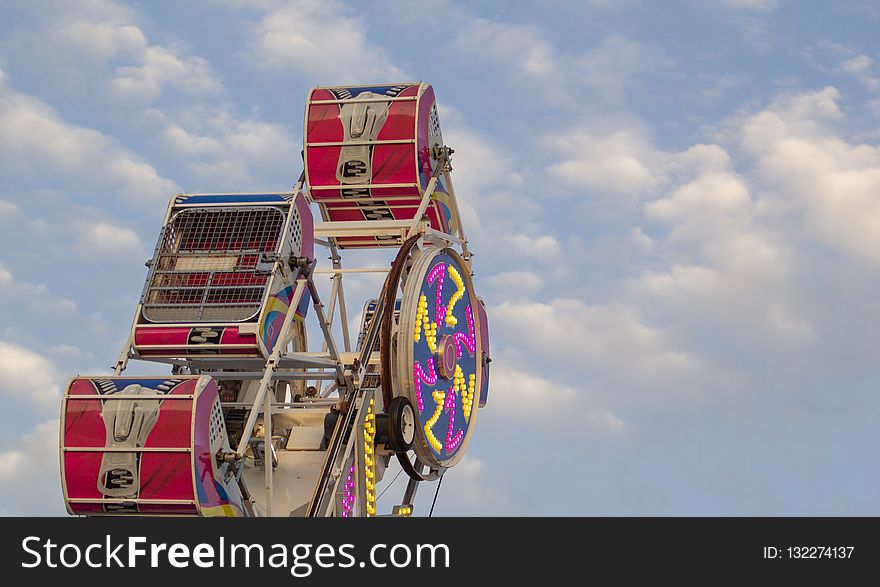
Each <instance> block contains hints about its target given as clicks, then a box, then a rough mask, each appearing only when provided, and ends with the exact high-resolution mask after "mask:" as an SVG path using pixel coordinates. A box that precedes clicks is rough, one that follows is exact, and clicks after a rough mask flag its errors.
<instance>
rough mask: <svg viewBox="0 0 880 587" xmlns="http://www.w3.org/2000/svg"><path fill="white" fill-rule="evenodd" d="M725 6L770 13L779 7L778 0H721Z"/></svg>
mask: <svg viewBox="0 0 880 587" xmlns="http://www.w3.org/2000/svg"><path fill="white" fill-rule="evenodd" d="M722 3H723V4H724V5H725V6H728V7H730V8H735V9H738V10H753V11H756V12H772V11H774V10H776V8H777V7H778V6H779V0H722Z"/></svg>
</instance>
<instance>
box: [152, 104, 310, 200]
mask: <svg viewBox="0 0 880 587" xmlns="http://www.w3.org/2000/svg"><path fill="white" fill-rule="evenodd" d="M146 119H147V121H148V123H149V124H151V125H155V126H156V127H157V128H161V129H162V130H161V134H160V135H159V137H158V138H157V143H158V144H159V145H160V146H161V147H162V149H163V150H164V151H165V152H168V153H171V154H173V155H176V156H177V157H178V160H179V161H180V162H182V163H183V164H184V166H185V167H186V169H187V170H188V171H189V173H190V174H191V176H192V179H193V181H194V182H195V183H196V184H197V185H202V186H205V187H206V189H209V191H213V190H216V189H218V188H217V187H213V186H223V188H222V189H231V190H234V189H240V190H243V191H254V190H258V189H261V186H259V185H255V184H257V183H258V181H259V178H263V177H267V176H268V177H276V176H290V168H291V166H292V165H294V163H295V162H296V153H298V152H299V150H300V149H301V148H302V145H301V144H300V143H299V142H298V140H296V139H295V138H294V137H293V136H292V134H291V133H290V131H289V130H288V129H287V128H286V127H284V126H282V125H280V124H276V123H269V122H265V121H262V120H260V119H258V118H255V117H249V118H239V117H237V116H235V115H234V114H233V113H232V112H230V110H229V109H228V108H227V107H225V106H218V107H209V106H203V105H199V106H192V107H189V108H184V109H183V110H181V111H180V112H177V113H176V114H174V115H173V116H172V115H167V114H164V113H162V112H160V111H158V110H151V111H149V112H148V113H147V116H146ZM263 181H265V180H263ZM263 187H269V186H263ZM188 191H195V190H194V189H190V190H188Z"/></svg>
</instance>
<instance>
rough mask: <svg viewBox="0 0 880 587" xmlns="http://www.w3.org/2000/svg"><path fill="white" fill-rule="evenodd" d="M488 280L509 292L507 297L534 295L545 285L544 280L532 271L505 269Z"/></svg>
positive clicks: (493, 285)
mask: <svg viewBox="0 0 880 587" xmlns="http://www.w3.org/2000/svg"><path fill="white" fill-rule="evenodd" d="M486 281H487V282H488V283H489V284H490V285H491V286H492V287H494V288H496V289H498V290H500V291H504V292H505V293H507V294H508V296H507V297H515V296H518V295H522V296H534V295H535V294H536V293H537V292H539V291H540V290H541V288H542V287H543V285H544V280H543V279H541V277H540V276H538V275H537V274H536V273H533V272H531V271H505V272H503V273H499V274H497V275H493V276H492V277H489V278H488V279H487V280H486Z"/></svg>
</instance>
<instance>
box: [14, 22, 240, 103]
mask: <svg viewBox="0 0 880 587" xmlns="http://www.w3.org/2000/svg"><path fill="white" fill-rule="evenodd" d="M68 8H70V7H68ZM82 8H83V10H82V11H79V12H78V11H77V10H76V9H75V7H74V8H72V9H71V10H70V11H69V12H67V11H65V12H64V13H63V14H64V16H62V15H56V16H55V17H54V18H48V19H46V20H48V22H43V23H42V24H41V25H40V26H38V27H37V28H36V29H35V30H22V31H18V32H16V33H15V34H13V35H12V39H13V43H12V45H11V49H12V50H13V51H15V54H16V55H19V56H21V58H22V59H33V58H39V59H40V60H41V61H43V63H44V65H43V67H44V68H47V69H50V70H52V71H55V72H56V73H57V74H58V75H59V76H60V78H61V79H62V80H64V82H65V85H68V86H75V87H76V89H77V90H81V89H85V91H86V92H87V93H88V94H89V95H92V96H93V95H94V91H95V88H96V87H97V88H98V89H99V90H102V91H108V92H109V93H110V94H111V95H112V96H114V97H115V98H118V99H120V100H124V101H126V102H127V103H131V102H134V103H136V104H142V103H145V102H152V101H154V100H156V99H158V98H159V97H160V96H161V95H162V94H163V93H164V92H165V91H166V90H167V89H174V90H179V91H181V92H183V93H185V94H188V95H195V96H202V95H211V94H218V93H222V91H223V85H222V83H221V82H220V81H219V79H218V78H217V77H216V75H215V74H214V72H213V70H212V68H211V66H210V64H209V63H208V62H207V61H206V60H205V59H203V58H201V57H197V56H186V55H181V54H180V53H181V51H180V50H179V49H177V48H173V47H167V46H160V45H154V44H151V43H150V42H149V41H148V39H147V37H146V35H145V34H144V32H143V30H141V28H139V27H138V26H137V25H135V24H133V20H134V18H135V17H134V15H133V14H125V13H124V12H119V11H113V10H107V11H100V10H99V11H90V10H88V7H87V6H83V7H82Z"/></svg>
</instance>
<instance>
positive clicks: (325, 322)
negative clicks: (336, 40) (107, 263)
mask: <svg viewBox="0 0 880 587" xmlns="http://www.w3.org/2000/svg"><path fill="white" fill-rule="evenodd" d="M452 153H453V151H452V149H450V148H449V147H447V146H446V145H445V144H444V143H443V139H442V134H441V130H440V124H439V117H438V115H437V105H436V100H435V97H434V91H433V88H432V87H431V86H430V85H429V84H427V83H400V84H389V85H380V86H379V85H371V86H357V87H353V86H346V87H318V88H313V89H312V90H311V91H310V92H309V95H308V99H307V104H306V109H305V132H304V149H303V160H304V170H303V172H302V174H301V175H300V178H299V180H298V181H297V182H296V185H295V186H294V189H293V190H292V191H289V192H277V193H236V194H233V193H211V194H177V195H175V196H174V197H172V199H171V201H170V203H169V206H168V209H167V212H166V215H165V220H164V222H163V226H162V230H161V232H160V235H159V238H158V241H157V244H156V248H155V250H154V253H153V257H152V259H151V260H150V261H148V263H147V266H148V275H147V279H146V283H145V285H144V290H143V294H142V296H141V299H140V302H139V304H138V307H137V310H136V312H135V318H134V321H133V325H132V328H131V332H130V336H129V338H128V340H127V342H126V343H125V345H124V348H123V349H122V352H121V353H120V356H119V359H118V360H117V363H116V367H115V371H114V374H113V375H112V376H107V375H103V376H91V377H89V376H77V377H74V378H72V379H71V381H70V383H69V385H68V387H67V389H66V391H65V394H64V399H63V406H62V420H61V427H62V429H61V445H60V450H61V462H62V489H63V492H64V499H65V504H66V506H67V509H68V512H70V513H71V514H75V515H144V516H148V515H182V516H267V515H269V516H311V517H323V516H338V517H353V516H377V515H398V516H409V515H412V513H413V505H414V500H415V496H416V492H417V489H418V487H419V486H420V484H421V483H424V482H439V480H440V479H441V478H442V477H443V475H444V474H446V472H447V471H448V470H449V469H451V468H452V467H454V466H455V465H456V464H457V463H459V462H460V461H461V459H462V457H463V456H464V454H465V452H466V450H467V448H468V445H469V443H470V441H471V439H472V437H473V433H474V430H475V428H476V422H477V415H478V412H479V410H480V408H482V407H484V406H485V405H486V400H487V395H488V385H489V363H490V362H491V358H490V352H489V337H488V322H487V316H486V311H485V307H484V304H483V301H482V300H481V299H480V298H479V297H478V296H477V293H476V290H475V288H474V282H473V275H474V272H473V267H472V255H471V251H470V250H469V246H468V245H469V243H468V240H467V237H466V235H465V231H464V228H463V225H462V220H461V214H460V212H459V207H458V202H457V200H456V196H455V192H454V189H453V185H452V174H451V172H452V166H451V155H452ZM313 208H314V209H317V211H318V213H319V215H320V221H315V219H314V218H313V213H312V210H313ZM316 248H317V249H319V250H320V249H323V250H326V251H327V253H328V254H329V255H328V257H327V258H328V259H329V260H330V266H329V267H321V266H319V263H318V255H317V254H316V252H315V251H316ZM358 250H360V251H364V250H367V251H369V250H373V251H374V252H376V251H379V252H385V254H386V255H391V256H392V257H393V260H389V262H388V263H387V264H386V265H384V266H378V267H377V266H358V265H353V266H350V267H349V266H347V265H346V267H343V255H345V258H346V259H348V258H349V253H350V252H351V253H352V254H354V252H355V251H358ZM376 273H378V274H384V282H383V284H382V286H381V288H380V289H379V291H377V292H376V293H375V294H374V296H373V297H370V298H369V299H366V300H363V299H360V300H352V299H347V298H346V288H345V284H346V283H348V280H351V279H353V278H355V277H356V276H357V274H361V275H364V274H376ZM346 276H347V277H346ZM321 277H324V278H329V287H330V293H329V297H328V298H327V301H326V303H325V302H324V301H322V296H321V293H320V291H319V290H320V288H319V287H318V284H317V280H318V279H320V278H321ZM344 282H345V283H344ZM310 307H311V309H312V315H311V317H310V318H311V320H312V322H314V323H316V326H313V327H312V328H311V330H313V331H314V330H317V333H315V332H312V333H310V332H309V330H310V328H309V327H308V326H307V317H309V309H310ZM355 308H363V312H362V315H361V321H360V329H359V332H358V334H357V337H356V339H355V337H353V336H352V335H351V334H352V333H350V332H349V329H350V324H349V312H350V311H351V310H354V309H355ZM337 317H338V319H337ZM309 334H311V336H309ZM316 334H317V336H316ZM340 334H341V341H340V342H339V343H337V338H340V337H339V335H340ZM310 339H312V340H315V339H317V340H319V341H320V350H318V349H316V348H311V347H310V346H309V340H310ZM353 339H355V340H356V342H355V344H354V345H353V344H352V340H353ZM131 360H140V361H151V362H155V363H161V364H165V365H169V366H170V373H168V374H167V375H166V376H162V377H155V376H145V377H131V376H125V375H123V372H125V371H126V369H127V368H128V366H129V362H130V361H131ZM394 463H397V464H399V466H400V469H401V474H402V473H403V472H405V473H406V475H407V477H406V478H407V484H406V485H405V487H404V488H403V490H402V492H400V494H399V495H397V496H396V498H395V499H394V503H393V506H392V508H391V509H390V511H380V509H379V506H378V504H377V496H378V495H379V489H380V488H382V491H388V490H389V489H390V488H391V487H392V485H391V483H389V482H388V481H387V480H384V483H383V479H384V477H385V473H386V471H388V470H389V469H390V467H392V466H396V465H395V464H394ZM438 488H439V487H438ZM392 497H394V496H392Z"/></svg>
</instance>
